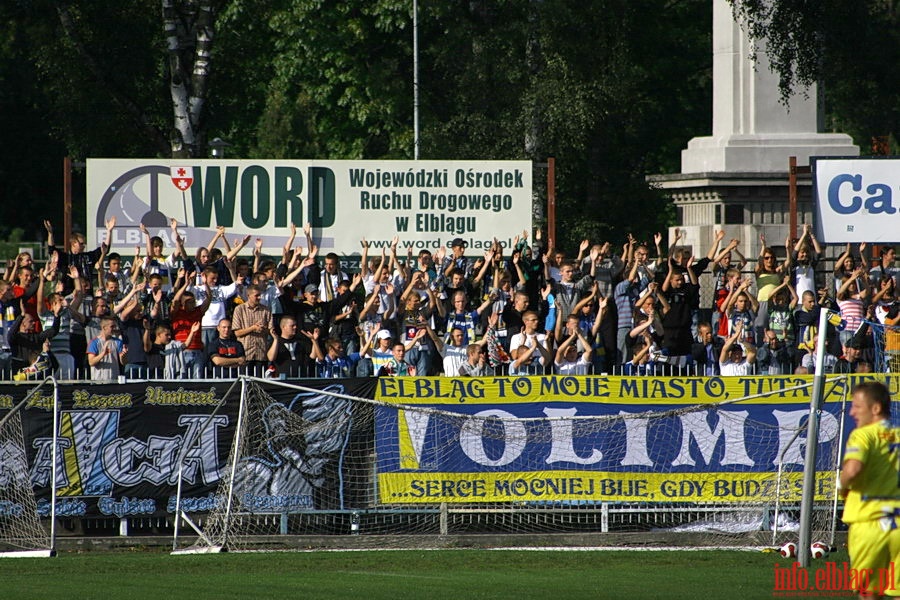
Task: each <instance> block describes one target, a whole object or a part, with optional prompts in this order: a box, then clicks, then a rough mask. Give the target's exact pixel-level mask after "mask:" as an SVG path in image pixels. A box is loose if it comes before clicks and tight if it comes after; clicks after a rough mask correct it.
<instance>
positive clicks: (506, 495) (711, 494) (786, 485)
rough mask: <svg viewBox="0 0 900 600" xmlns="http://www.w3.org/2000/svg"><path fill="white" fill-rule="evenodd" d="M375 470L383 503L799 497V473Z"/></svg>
mask: <svg viewBox="0 0 900 600" xmlns="http://www.w3.org/2000/svg"><path fill="white" fill-rule="evenodd" d="M816 475H817V477H816V490H815V499H816V500H820V501H824V500H830V499H832V498H833V497H834V472H833V471H820V472H818V473H817V474H816ZM777 480H778V476H777V474H776V473H614V472H591V471H542V472H531V473H380V474H379V475H378V489H379V493H380V500H381V502H382V503H385V504H398V503H410V504H422V503H434V502H451V503H474V502H523V501H548V502H549V501H570V502H573V501H574V502H728V503H740V502H765V501H774V500H775V497H776V493H777V494H778V495H779V496H781V499H782V501H784V502H793V501H796V502H799V501H800V499H801V491H802V487H803V473H802V472H792V473H785V474H783V475H782V479H781V487H780V488H779V487H778V481H777Z"/></svg>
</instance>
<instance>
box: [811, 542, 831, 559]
mask: <svg viewBox="0 0 900 600" xmlns="http://www.w3.org/2000/svg"><path fill="white" fill-rule="evenodd" d="M809 553H810V554H811V555H812V557H813V558H822V557H823V556H825V555H826V554H828V546H827V545H826V544H823V543H822V542H813V543H812V545H811V546H810V547H809Z"/></svg>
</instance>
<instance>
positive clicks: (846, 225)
mask: <svg viewBox="0 0 900 600" xmlns="http://www.w3.org/2000/svg"><path fill="white" fill-rule="evenodd" d="M810 160H811V162H812V174H813V190H814V199H815V200H814V201H815V212H816V215H815V217H816V218H815V222H816V235H817V236H818V238H819V240H820V241H822V242H825V243H828V244H845V243H847V242H851V243H858V242H871V243H880V244H884V243H896V242H900V215H898V214H897V213H898V210H900V158H896V157H889V158H831V157H828V158H826V157H821V158H819V157H814V158H811V159H810ZM895 193H896V194H898V196H897V197H896V198H895V197H894V194H895Z"/></svg>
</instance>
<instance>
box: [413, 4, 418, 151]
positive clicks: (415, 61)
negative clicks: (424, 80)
mask: <svg viewBox="0 0 900 600" xmlns="http://www.w3.org/2000/svg"><path fill="white" fill-rule="evenodd" d="M412 18H413V158H414V159H416V160H419V3H418V0H413V14H412Z"/></svg>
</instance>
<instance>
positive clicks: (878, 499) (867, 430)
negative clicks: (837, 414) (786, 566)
mask: <svg viewBox="0 0 900 600" xmlns="http://www.w3.org/2000/svg"><path fill="white" fill-rule="evenodd" d="M850 416H851V417H853V419H854V420H855V421H856V429H854V430H853V432H852V433H851V434H850V437H849V438H848V440H847V449H846V451H845V452H844V462H843V466H842V467H841V478H840V487H841V490H842V493H844V494H845V497H846V500H845V503H844V522H845V523H848V524H849V525H850V533H849V537H848V540H847V546H848V549H849V551H850V562H851V570H852V572H853V573H854V574H856V578H855V581H854V585H853V586H852V587H853V589H856V590H858V591H859V595H860V598H867V599H870V598H879V597H881V596H882V595H888V596H898V595H900V578H898V575H900V528H898V525H900V429H898V428H894V427H891V424H890V416H891V395H890V392H889V391H888V389H887V387H886V386H885V385H884V384H882V383H879V382H875V381H867V382H865V383H861V384H859V385H857V386H856V387H855V388H853V401H852V404H851V407H850ZM895 563H897V564H896V565H895Z"/></svg>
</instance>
